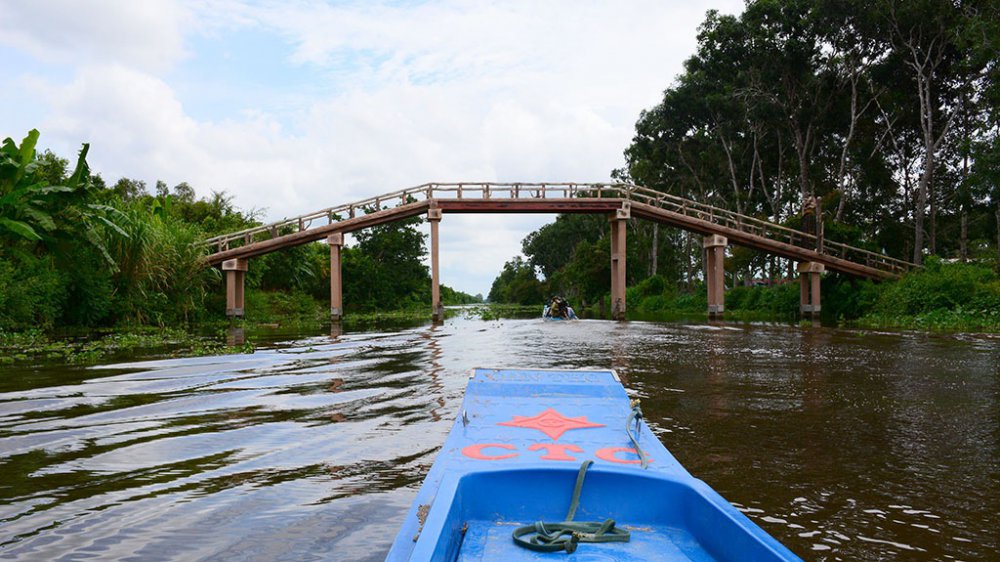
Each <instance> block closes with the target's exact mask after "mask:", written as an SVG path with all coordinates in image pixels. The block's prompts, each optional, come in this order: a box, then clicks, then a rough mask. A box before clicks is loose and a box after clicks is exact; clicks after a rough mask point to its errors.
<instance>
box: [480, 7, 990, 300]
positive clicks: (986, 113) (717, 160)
mask: <svg viewBox="0 0 1000 562" xmlns="http://www.w3.org/2000/svg"><path fill="white" fill-rule="evenodd" d="M697 37H698V46H697V50H696V52H695V54H694V55H693V56H691V57H690V58H689V59H688V60H687V61H686V62H685V65H684V72H683V73H682V74H681V75H680V76H678V77H677V78H676V79H675V81H674V83H673V84H672V85H671V86H670V87H669V88H667V90H666V91H665V92H664V95H663V100H662V101H661V102H660V103H659V104H658V105H656V106H655V107H653V108H651V109H649V110H647V111H643V112H642V113H641V114H640V116H639V120H638V122H637V123H636V132H635V136H634V138H633V140H632V142H631V144H630V145H629V146H628V147H627V148H626V150H625V157H626V166H625V167H624V168H622V169H619V170H615V171H614V172H613V176H614V177H615V178H616V179H619V180H621V181H626V182H634V183H636V184H639V185H643V186H646V187H649V188H653V189H656V190H659V191H662V192H664V193H670V194H674V195H677V196H681V197H685V198H688V199H693V200H696V201H699V202H703V203H707V204H711V205H714V206H718V207H724V208H727V209H731V210H734V211H737V212H739V213H743V214H746V215H751V216H754V217H758V218H762V219H766V220H770V221H773V222H777V223H781V224H785V225H787V226H791V227H794V228H803V226H804V225H803V224H802V211H803V208H804V207H805V206H813V205H815V207H816V208H817V214H818V216H819V217H820V220H819V223H820V224H822V226H823V232H824V236H825V237H826V238H827V239H831V240H837V241H842V242H845V243H849V244H852V245H857V246H862V247H866V248H868V249H871V250H875V251H879V252H884V253H887V254H889V255H891V256H894V257H897V258H902V259H906V260H908V261H913V262H916V263H918V264H919V263H922V262H923V261H924V259H925V257H926V256H928V255H935V256H940V257H942V258H945V259H955V260H960V261H966V260H974V259H978V260H993V259H996V260H998V262H1000V245H998V244H997V236H998V230H1000V142H998V140H1000V66H998V54H997V53H1000V2H997V1H996V0H905V1H904V0H874V1H873V0H819V1H816V0H751V1H749V2H747V5H746V9H745V10H744V12H743V13H742V14H740V15H739V16H730V15H722V14H719V13H718V12H715V11H710V12H708V14H707V17H706V19H705V21H704V22H703V23H702V25H701V27H700V28H699V31H698V36H697ZM608 236H609V234H608V227H607V225H606V220H604V219H603V218H599V217H592V216H581V215H567V216H560V217H559V218H558V219H557V220H556V221H555V223H552V224H549V225H546V226H543V227H542V228H541V229H539V230H537V231H536V232H533V233H532V234H530V235H529V236H528V237H527V238H526V239H525V240H524V243H523V253H524V255H525V256H526V259H524V260H520V261H519V260H514V261H512V262H509V263H508V264H507V267H506V268H505V270H504V273H502V274H501V276H500V277H499V278H498V279H497V283H495V284H494V291H492V292H491V298H498V299H504V300H514V301H516V300H519V299H520V298H528V295H529V294H530V293H531V292H532V291H535V292H543V293H550V292H561V293H565V294H569V295H576V296H577V298H579V299H582V300H589V301H591V302H592V301H593V300H594V299H596V298H599V297H600V296H601V295H603V294H605V293H606V292H607V291H608V290H609V286H608V285H609V283H610V281H609V276H610V272H609V271H608V269H609V266H608V261H609V259H610V258H609V256H608V255H607V254H608V251H609V250H608V248H609V246H608ZM628 242H629V247H628V281H629V284H637V283H638V282H639V281H641V280H642V279H644V278H646V277H649V276H652V275H660V276H662V277H664V278H665V279H666V280H667V281H668V282H670V283H673V284H676V285H677V286H679V287H682V288H690V287H691V286H692V285H693V284H694V283H696V282H697V280H698V279H700V276H701V271H700V269H701V260H700V255H701V246H700V239H699V238H697V237H694V236H692V235H690V234H688V233H684V232H681V231H678V230H675V229H666V228H664V229H660V228H658V227H657V226H655V225H652V224H649V223H645V222H637V221H633V222H632V224H630V229H629V239H628ZM789 265H790V264H789V263H787V261H786V260H781V259H778V258H775V257H772V256H768V255H766V254H762V253H759V252H755V251H751V250H747V249H743V248H732V250H731V256H730V258H729V259H728V260H727V270H728V273H729V278H730V283H731V284H734V285H735V284H746V285H749V284H751V283H752V282H753V281H754V279H761V278H763V279H772V278H776V277H780V276H781V275H782V273H783V272H788V271H789V269H788V267H789ZM533 274H539V275H541V277H542V279H538V278H537V276H536V275H533ZM529 277H532V278H535V286H534V288H532V289H524V288H525V287H528V286H529V285H531V284H530V283H528V282H527V280H528V278H529ZM515 278H516V279H519V280H520V281H519V285H518V287H520V288H516V289H515V288H512V285H511V284H510V280H512V279H515ZM522 289H523V291H522ZM514 293H516V294H514Z"/></svg>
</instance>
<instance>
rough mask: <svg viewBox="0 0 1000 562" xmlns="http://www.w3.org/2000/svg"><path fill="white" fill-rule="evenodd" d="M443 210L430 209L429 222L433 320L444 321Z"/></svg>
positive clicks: (428, 211) (428, 212) (428, 213)
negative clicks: (440, 252)
mask: <svg viewBox="0 0 1000 562" xmlns="http://www.w3.org/2000/svg"><path fill="white" fill-rule="evenodd" d="M441 216H442V213H441V209H428V210H427V221H428V222H430V223H431V320H432V321H433V322H443V321H444V305H442V304H441V275H440V270H439V267H438V226H440V224H441Z"/></svg>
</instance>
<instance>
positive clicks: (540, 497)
mask: <svg viewBox="0 0 1000 562" xmlns="http://www.w3.org/2000/svg"><path fill="white" fill-rule="evenodd" d="M634 415H635V410H634V409H633V407H632V404H630V401H629V399H628V396H627V395H626V393H625V389H624V387H622V385H621V383H620V381H619V380H618V377H617V375H616V374H615V373H614V372H613V371H539V370H498V369H475V370H474V371H473V374H472V377H471V379H470V381H469V385H468V388H467V390H466V395H465V399H464V401H463V404H462V410H461V414H460V415H459V416H458V419H457V420H456V422H455V425H454V426H453V427H452V430H451V433H450V434H449V436H448V438H447V440H446V441H445V444H444V447H443V448H442V449H441V451H440V453H439V454H438V457H437V459H436V460H435V462H434V465H433V466H432V467H431V470H430V472H429V473H428V474H427V477H426V479H425V480H424V483H423V486H422V487H421V488H420V491H419V492H418V493H417V498H416V500H415V501H414V503H413V506H412V508H411V509H410V511H409V513H408V514H407V516H406V519H405V521H404V523H403V526H402V528H401V530H400V532H399V534H398V535H397V537H396V540H395V542H394V543H393V545H392V548H391V550H390V552H389V555H388V558H387V560H389V561H393V562H395V561H404V560H421V561H422V560H435V561H436V560H443V561H473V560H476V561H481V560H482V561H485V560H490V561H494V560H495V561H503V562H507V561H512V562H513V561H520V560H556V559H559V560H621V561H632V560H636V561H638V560H644V561H646V560H693V561H710V560H712V561H714V560H731V561H737V560H738V561H741V562H765V561H767V562H770V561H794V560H800V558H798V557H797V556H796V555H795V554H793V553H792V552H791V551H789V550H788V549H787V548H785V547H784V546H783V545H781V544H780V543H778V542H777V541H776V540H775V539H774V538H772V537H771V536H770V535H768V534H767V533H765V532H764V531H763V530H762V529H761V528H760V527H758V526H757V525H756V524H754V523H753V522H752V521H750V520H749V519H748V518H747V517H746V516H745V515H743V514H742V513H740V512H739V511H738V510H737V509H735V508H734V507H733V506H732V505H731V504H729V502H727V501H726V500H725V499H723V498H722V497H721V496H720V495H719V494H717V493H716V492H715V491H714V490H712V489H711V488H710V487H709V486H708V485H707V484H705V483H704V482H702V481H701V480H698V479H696V478H694V477H693V476H691V475H690V474H689V473H688V472H687V471H686V470H685V469H684V468H683V467H682V466H681V465H680V463H678V462H677V460H676V459H675V458H674V457H673V455H671V454H670V452H669V451H667V449H666V448H665V447H664V446H663V444H662V443H660V441H659V440H658V439H657V438H656V436H655V435H653V433H652V432H651V431H650V429H649V427H648V426H647V425H646V423H645V421H643V420H642V419H641V417H640V418H638V419H634ZM630 416H632V418H630ZM627 423H630V424H631V428H632V429H633V430H634V433H633V438H630V436H629V434H628V432H626V424H627ZM636 445H638V447H637V446H636ZM640 454H644V455H645V456H646V457H647V458H648V465H647V466H646V467H645V468H642V465H643V461H642V459H641V457H640ZM587 460H590V461H593V463H594V464H593V466H591V467H590V468H589V470H587V469H584V470H581V463H583V462H584V461H587ZM584 471H585V476H584V478H583V480H582V486H578V488H579V492H578V496H579V497H578V500H579V507H578V508H577V509H576V510H575V518H573V516H572V515H571V516H570V518H573V520H574V521H595V522H603V521H605V520H608V519H611V520H613V521H614V524H615V525H616V526H617V528H619V529H622V530H624V531H627V532H628V534H629V540H628V542H607V543H603V542H602V543H594V544H589V543H581V544H579V546H578V548H577V549H576V550H575V552H572V553H567V552H566V551H565V550H564V551H561V552H537V551H534V550H529V549H526V548H522V547H520V546H518V545H517V544H515V541H514V540H513V538H512V534H513V532H514V531H515V530H516V529H518V528H519V527H523V526H529V525H534V524H535V522H538V521H542V522H546V523H551V522H555V523H557V522H562V521H563V519H564V518H566V515H567V508H569V506H570V504H571V503H572V502H573V499H574V486H575V484H576V483H577V481H578V475H579V474H581V473H583V472H584ZM572 511H573V510H571V513H572Z"/></svg>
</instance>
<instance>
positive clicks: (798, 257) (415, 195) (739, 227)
mask: <svg viewBox="0 0 1000 562" xmlns="http://www.w3.org/2000/svg"><path fill="white" fill-rule="evenodd" d="M388 205H395V206H393V207H388V208H387V206H388ZM444 213H595V214H606V215H608V216H609V217H610V221H611V223H612V229H611V235H612V236H611V238H612V240H611V243H612V249H611V272H612V291H611V296H612V303H613V311H612V315H613V316H614V317H615V318H624V313H625V244H626V234H625V232H626V231H625V222H626V221H627V220H628V219H630V218H633V217H636V218H642V219H646V220H651V221H654V222H658V223H661V224H666V225H669V226H674V227H677V228H682V229H684V230H688V231H691V232H695V233H698V234H701V235H703V236H705V243H704V247H705V274H706V275H705V276H706V281H707V285H708V293H709V314H710V315H718V314H721V313H722V312H723V310H724V307H723V274H724V269H723V259H724V255H725V246H726V245H728V244H737V245H741V246H746V247H749V248H753V249H756V250H761V251H765V252H768V253H771V254H775V255H778V256H781V257H784V258H788V259H791V260H795V261H797V262H799V271H800V273H801V274H802V311H803V313H807V314H816V313H818V312H819V310H820V308H819V307H820V304H819V277H820V274H821V273H822V271H824V270H825V269H827V268H828V269H831V270H834V271H840V272H843V273H848V274H851V275H855V276H859V277H864V278H869V279H886V278H892V277H896V276H898V275H900V274H902V273H904V272H906V271H908V270H910V269H912V268H914V267H917V266H915V265H914V264H912V263H909V262H906V261H903V260H898V259H895V258H891V257H889V256H886V255H884V254H881V253H878V252H872V251H869V250H865V249H862V248H856V247H853V246H848V245H846V244H841V243H837V242H830V241H824V240H822V239H821V238H817V237H816V236H815V235H812V234H808V233H804V232H800V231H798V230H794V229H791V228H788V227H784V226H781V225H778V224H775V223H771V222H768V221H764V220H761V219H758V218H754V217H750V216H747V215H741V214H739V213H735V212H733V211H729V210H726V209H721V208H718V207H713V206H711V205H706V204H704V203H698V202H696V201H692V200H689V199H684V198H681V197H676V196H673V195H669V194H665V193H661V192H658V191H655V190H652V189H649V188H645V187H641V186H637V185H631V184H620V183H619V184H604V183H598V184H582V183H429V184H424V185H420V186H417V187H413V188H409V189H403V190H399V191H396V192H392V193H387V194H385V195H380V196H377V197H372V198H369V199H365V200H363V201H356V202H353V203H348V204H344V205H340V206H337V207H329V208H326V209H321V210H319V211H315V212H313V213H308V214H305V215H301V216H298V217H293V218H291V219H284V220H281V221H278V222H275V223H271V224H267V225H262V226H258V227H253V228H248V229H245V230H242V231H239V232H234V233H231V234H224V235H221V236H216V237H214V238H210V239H207V240H204V241H202V242H201V244H203V245H205V246H207V247H208V249H209V252H210V254H209V255H208V256H207V257H206V262H207V264H209V265H212V266H217V265H221V266H222V269H223V270H224V271H226V275H227V295H228V299H227V313H229V314H230V315H234V316H240V315H242V313H243V302H242V301H243V298H242V297H243V294H242V293H243V272H245V271H246V269H247V266H248V264H247V260H248V259H249V258H252V257H256V256H260V255H263V254H267V253H270V252H274V251H277V250H281V249H284V248H289V247H293V246H298V245H301V244H306V243H309V242H314V241H317V240H322V239H324V238H325V239H327V241H328V242H329V243H330V245H331V246H330V247H331V315H332V317H333V318H334V319H339V318H340V315H341V314H342V305H341V302H340V297H341V294H340V293H341V290H340V289H341V287H340V247H341V245H342V244H343V234H345V233H349V232H353V231H356V230H360V229H363V228H368V227H372V226H377V225H380V224H385V223H388V222H393V221H397V220H402V219H407V218H411V217H415V216H420V215H426V217H427V219H428V220H429V222H430V225H431V269H432V283H433V286H432V299H433V301H434V302H433V303H432V307H433V310H434V316H435V318H437V319H440V318H441V317H442V307H441V302H440V294H439V290H438V287H439V275H438V265H437V262H438V227H439V223H440V221H441V219H442V216H443V214H444Z"/></svg>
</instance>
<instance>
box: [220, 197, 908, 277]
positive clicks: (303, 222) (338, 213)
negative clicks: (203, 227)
mask: <svg viewBox="0 0 1000 562" xmlns="http://www.w3.org/2000/svg"><path fill="white" fill-rule="evenodd" d="M577 197H586V198H609V199H622V200H628V201H632V202H636V203H643V204H646V205H650V206H654V207H657V208H660V209H663V210H665V211H669V212H672V213H677V214H680V215H684V216H686V217H690V218H694V219H699V220H704V221H707V222H711V223H713V224H717V225H720V226H724V227H727V228H731V229H734V230H738V231H740V232H744V233H747V234H750V235H753V236H758V237H762V238H767V239H770V240H775V241H778V242H783V243H787V244H790V245H793V246H798V247H802V248H809V249H815V250H817V251H819V252H820V253H823V254H826V255H829V256H832V257H836V258H840V259H843V260H847V261H851V262H854V263H861V264H864V265H866V266H869V267H872V268H875V269H879V270H882V271H887V272H889V273H893V274H900V273H904V272H906V271H908V270H910V269H913V268H914V267H916V266H915V265H914V264H912V263H910V262H906V261H903V260H898V259H895V258H891V257H889V256H886V255H883V254H880V253H878V252H872V251H870V250H865V249H863V248H857V247H854V246H849V245H847V244H842V243H840V242H833V241H830V240H818V239H817V237H816V236H815V235H813V234H808V233H805V232H801V231H799V230H795V229H793V228H788V227H786V226H782V225H779V224H775V223H772V222H768V221H765V220H762V219H758V218H755V217H751V216H747V215H743V214H740V213H736V212H734V211H730V210H727V209H722V208H720V207H714V206H712V205H708V204H706V203H699V202H697V201H692V200H690V199H684V198H682V197H678V196H676V195H671V194H668V193H662V192H660V191H656V190H653V189H650V188H647V187H642V186H638V185H632V184H624V183H572V182H556V183H523V182H513V183H494V182H459V183H426V184H422V185H418V186H414V187H410V188H407V189H401V190H398V191H394V192H392V193H387V194H384V195H379V196H377V197H369V198H367V199H363V200H360V201H355V202H353V203H346V204H343V205H339V206H336V207H328V208H326V209H320V210H318V211H315V212H312V213H308V214H304V215H300V216H297V217H292V218H288V219H282V220H280V221H277V222H273V223H270V224H265V225H260V226H255V227H251V228H247V229H244V230H241V231H239V232H233V233H229V234H223V235H220V236H215V237H213V238H209V239H207V240H203V241H201V244H202V245H205V246H209V247H213V249H214V250H215V251H217V252H221V251H224V250H227V249H231V248H234V247H239V246H243V245H247V244H252V243H254V242H256V241H259V240H266V239H270V238H276V237H278V236H281V235H283V234H288V233H291V232H301V231H304V230H308V229H309V228H310V227H313V226H316V225H327V224H333V223H335V222H338V221H341V220H345V219H349V218H355V217H358V216H363V215H366V214H369V213H371V212H375V211H379V210H382V209H383V208H385V207H386V206H388V205H396V204H408V203H418V202H421V201H429V200H433V199H474V200H483V199H505V200H523V199H572V198H577Z"/></svg>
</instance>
